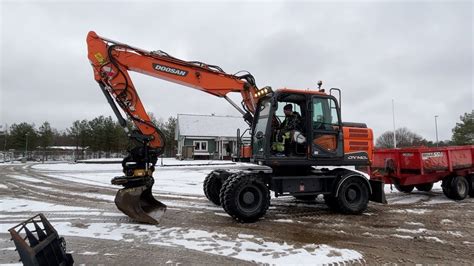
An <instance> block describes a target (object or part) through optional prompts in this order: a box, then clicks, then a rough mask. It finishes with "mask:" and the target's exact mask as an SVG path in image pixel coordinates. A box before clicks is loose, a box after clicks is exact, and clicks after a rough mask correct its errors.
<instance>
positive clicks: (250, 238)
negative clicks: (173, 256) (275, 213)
mask: <svg viewBox="0 0 474 266" xmlns="http://www.w3.org/2000/svg"><path fill="white" fill-rule="evenodd" d="M0 206H1V208H0V211H1V212H3V213H8V214H12V216H10V215H7V216H2V217H0V222H1V223H0V227H1V228H0V231H2V232H3V231H7V230H8V229H9V228H12V227H14V226H16V225H17V223H9V222H11V220H10V219H11V218H13V217H14V218H16V219H18V216H17V215H18V213H19V212H28V211H35V212H41V211H48V212H58V213H60V214H62V215H64V214H68V213H71V211H79V212H81V213H80V215H81V216H87V215H97V211H95V210H93V209H88V208H81V207H70V206H64V205H59V204H50V203H44V202H39V201H33V200H21V199H13V198H0ZM85 211H87V212H85ZM76 214H77V213H76ZM54 220H55V219H50V222H51V224H52V225H53V227H54V228H55V229H56V230H57V231H58V233H59V234H60V235H61V236H66V237H67V236H78V237H89V238H97V239H106V240H116V241H127V242H135V241H140V242H146V243H149V244H154V245H162V246H170V247H177V248H187V249H191V250H197V251H201V252H207V253H211V254H215V255H222V256H230V257H233V258H237V259H242V260H247V261H254V262H257V263H269V264H312V263H314V262H315V261H317V262H318V263H322V264H324V263H338V262H343V261H348V260H361V259H362V258H363V257H362V255H361V254H360V253H359V252H357V251H354V250H349V249H338V248H333V247H330V246H328V245H318V244H311V245H304V246H296V245H291V244H287V243H286V242H284V243H278V242H274V241H270V240H267V239H263V238H260V237H257V236H254V235H246V234H239V235H238V236H237V237H232V236H229V235H226V234H221V233H216V232H210V231H205V230H196V229H189V228H181V227H169V228H167V227H164V226H154V225H142V224H129V223H94V222H91V221H89V220H85V221H84V223H83V224H81V225H80V226H77V225H75V224H74V223H71V222H64V218H63V219H62V221H57V222H56V221H54ZM89 255H94V254H89Z"/></svg>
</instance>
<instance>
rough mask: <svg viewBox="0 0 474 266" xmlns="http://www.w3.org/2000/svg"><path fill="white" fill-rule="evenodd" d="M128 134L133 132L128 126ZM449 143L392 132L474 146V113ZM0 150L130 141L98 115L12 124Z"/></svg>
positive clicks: (409, 141) (118, 147) (118, 148)
mask: <svg viewBox="0 0 474 266" xmlns="http://www.w3.org/2000/svg"><path fill="white" fill-rule="evenodd" d="M148 115H149V116H150V118H151V120H152V122H153V123H154V124H155V125H156V126H157V128H159V129H160V130H161V131H162V132H163V135H164V136H165V140H166V146H165V152H164V155H165V156H168V157H169V156H174V155H175V154H176V148H177V143H176V141H175V130H176V122H177V119H176V118H175V117H169V118H168V120H166V121H164V120H162V119H156V118H155V117H154V115H153V114H152V113H149V114H148ZM128 129H129V132H130V131H131V130H133V126H132V124H131V123H130V124H129V125H128ZM452 132H453V135H452V138H451V140H445V141H440V142H439V143H435V142H433V141H428V140H426V139H424V138H423V137H421V136H420V135H418V134H417V133H414V132H412V131H410V130H409V129H407V128H399V129H397V130H396V131H395V138H396V140H397V147H400V148H401V147H412V146H436V145H439V146H447V145H469V144H470V145H473V144H474V110H473V111H471V112H470V113H465V114H464V115H462V116H460V121H459V122H458V123H456V126H455V127H454V128H453V129H452ZM0 145H1V146H0V147H1V148H0V150H10V149H15V150H18V151H23V150H26V149H28V150H36V149H45V148H46V147H50V146H74V147H76V149H78V150H83V149H86V148H87V149H88V150H89V151H93V152H99V151H100V152H108V153H119V152H124V151H126V150H127V148H128V146H129V145H130V143H129V138H128V136H127V133H126V132H125V130H124V128H122V127H121V126H120V125H119V124H118V122H116V121H115V120H114V119H112V117H110V116H108V117H104V116H98V117H96V118H94V119H92V120H87V119H83V120H76V121H74V122H73V123H72V126H71V127H69V128H68V129H66V130H63V131H58V130H57V129H55V128H52V127H51V125H50V123H49V122H47V121H45V122H44V123H42V124H41V125H40V126H39V127H38V128H36V126H35V124H29V123H26V122H22V123H18V124H13V125H11V126H10V127H9V130H6V131H5V132H3V133H2V134H0ZM376 146H377V147H380V148H392V147H393V131H386V132H384V133H383V134H382V135H381V136H380V137H378V138H377V140H376Z"/></svg>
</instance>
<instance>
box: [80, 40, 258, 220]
mask: <svg viewBox="0 0 474 266" xmlns="http://www.w3.org/2000/svg"><path fill="white" fill-rule="evenodd" d="M87 46H88V58H89V60H90V63H91V65H92V68H93V70H94V78H95V80H96V81H97V82H98V84H99V86H100V88H101V90H102V92H103V93H104V95H105V97H106V98H107V100H108V102H109V104H110V105H111V107H112V109H113V111H114V113H115V115H116V116H117V118H118V120H119V123H120V124H121V125H122V126H123V127H124V128H126V125H127V123H126V120H125V119H124V118H123V117H122V115H121V112H120V111H119V108H118V107H120V108H121V109H122V110H123V112H124V113H125V114H126V115H127V117H128V118H129V119H130V120H131V121H132V122H133V123H134V125H135V127H136V130H134V131H133V132H131V133H130V134H129V135H130V137H131V138H132V139H133V140H135V141H137V142H138V143H140V144H139V145H138V146H136V147H134V148H132V149H130V150H129V154H128V156H127V157H126V158H124V160H123V161H122V166H123V172H124V174H125V175H124V176H120V177H115V178H113V179H112V184H115V185H121V186H123V187H124V188H123V189H120V190H119V191H118V192H117V195H116V197H115V204H116V205H117V207H118V208H119V209H120V210H121V211H122V212H124V213H125V214H127V215H128V216H129V217H131V218H133V219H135V220H137V221H139V222H144V223H150V224H158V223H159V219H160V218H161V216H162V215H163V213H164V212H165V210H166V205H164V204H163V203H161V202H159V201H157V200H156V199H155V198H154V197H153V195H152V193H151V188H152V186H153V184H154V179H153V171H154V166H155V164H156V161H157V158H158V156H159V155H161V154H162V153H163V151H164V147H165V138H164V136H163V134H162V132H161V131H160V130H159V129H158V128H156V126H155V125H154V124H153V123H152V122H151V119H150V117H149V116H148V114H147V112H146V110H145V108H144V107H143V104H142V101H141V100H140V97H139V95H138V93H137V90H136V88H135V86H134V85H133V82H132V80H131V78H130V75H129V73H128V72H129V71H135V72H139V73H142V74H145V75H149V76H153V77H156V78H160V79H163V80H167V81H170V82H173V83H177V84H181V85H183V86H187V87H191V88H194V89H198V90H201V91H203V92H207V93H209V94H212V95H214V96H217V97H222V98H224V99H226V100H227V101H229V103H231V104H232V105H233V106H234V107H235V108H237V109H238V110H239V111H240V112H241V113H242V115H243V117H244V119H245V120H246V121H247V122H248V123H249V124H250V123H251V121H252V118H253V113H254V112H255V108H256V101H257V99H256V95H257V91H258V89H257V86H256V83H255V79H254V77H253V76H252V75H251V74H250V73H248V72H246V73H244V74H242V75H237V74H234V75H231V74H227V73H225V72H224V71H223V70H222V69H221V68H220V67H218V66H213V65H208V64H205V63H202V62H197V61H183V60H180V59H178V58H175V57H172V56H170V55H169V54H167V53H165V52H163V51H145V50H142V49H139V48H135V47H132V46H129V45H126V44H123V43H119V42H117V41H113V40H110V39H107V38H103V37H100V36H98V35H97V34H96V33H95V32H93V31H91V32H89V34H88V35H87ZM230 92H239V93H240V94H241V95H242V108H241V107H239V106H238V105H237V104H235V103H234V102H233V101H232V100H231V99H230V98H228V97H227V95H228V94H229V93H230ZM117 105H118V107H117Z"/></svg>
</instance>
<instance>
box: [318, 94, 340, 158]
mask: <svg viewBox="0 0 474 266" xmlns="http://www.w3.org/2000/svg"><path fill="white" fill-rule="evenodd" d="M311 113H312V115H311V128H312V138H311V143H310V144H311V155H312V157H313V158H334V157H342V156H343V141H342V140H343V139H342V131H341V130H342V126H341V120H340V114H339V107H338V105H337V102H336V100H335V99H334V98H333V97H323V96H313V97H312V102H311Z"/></svg>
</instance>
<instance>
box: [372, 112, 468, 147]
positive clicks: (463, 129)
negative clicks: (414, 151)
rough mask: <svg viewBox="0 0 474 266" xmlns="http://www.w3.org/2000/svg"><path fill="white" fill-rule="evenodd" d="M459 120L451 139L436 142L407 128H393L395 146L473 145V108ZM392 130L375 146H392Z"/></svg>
mask: <svg viewBox="0 0 474 266" xmlns="http://www.w3.org/2000/svg"><path fill="white" fill-rule="evenodd" d="M459 118H460V122H457V123H456V126H455V127H454V128H453V129H452V132H453V135H452V137H451V140H443V141H439V142H438V143H436V142H433V141H431V140H426V139H424V138H423V137H422V136H420V135H418V134H417V133H415V132H412V131H410V130H409V129H408V128H405V127H404V128H398V129H396V130H395V139H396V143H397V148H404V147H414V146H427V147H433V146H449V145H474V110H473V111H471V112H470V113H464V114H463V115H461V116H460V117H459ZM393 135H394V134H393V131H386V132H384V133H383V134H382V135H380V137H378V138H377V140H376V143H375V144H376V147H379V148H393V146H394V142H393Z"/></svg>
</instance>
